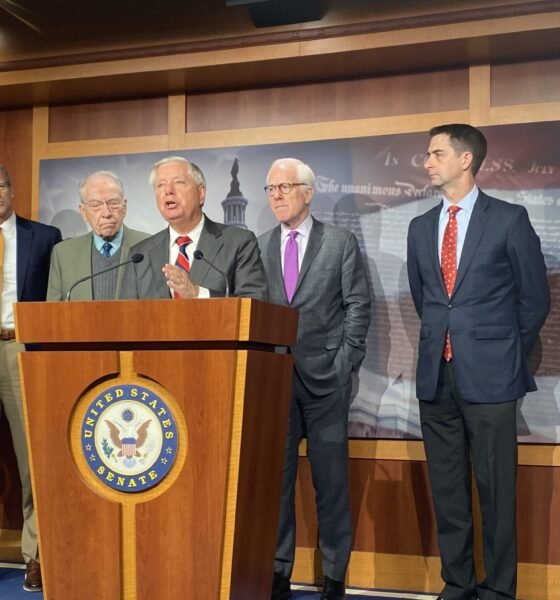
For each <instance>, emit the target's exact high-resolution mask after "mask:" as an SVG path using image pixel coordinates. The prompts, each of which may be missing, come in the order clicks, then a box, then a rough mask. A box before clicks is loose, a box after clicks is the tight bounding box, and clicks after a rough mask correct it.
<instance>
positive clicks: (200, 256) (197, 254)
mask: <svg viewBox="0 0 560 600" xmlns="http://www.w3.org/2000/svg"><path fill="white" fill-rule="evenodd" d="M193 256H194V257H195V258H196V260H201V259H203V258H204V254H203V253H202V251H201V250H195V251H194V254H193Z"/></svg>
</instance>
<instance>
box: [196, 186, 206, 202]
mask: <svg viewBox="0 0 560 600" xmlns="http://www.w3.org/2000/svg"><path fill="white" fill-rule="evenodd" d="M198 193H199V196H200V199H199V204H200V206H204V201H205V200H206V186H204V185H199V186H198Z"/></svg>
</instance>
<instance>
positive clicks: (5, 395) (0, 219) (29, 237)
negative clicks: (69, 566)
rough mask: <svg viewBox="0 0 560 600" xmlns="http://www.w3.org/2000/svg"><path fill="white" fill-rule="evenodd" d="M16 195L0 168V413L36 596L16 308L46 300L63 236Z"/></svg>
mask: <svg viewBox="0 0 560 600" xmlns="http://www.w3.org/2000/svg"><path fill="white" fill-rule="evenodd" d="M13 197H14V194H13V191H12V184H11V182H10V176H9V174H8V171H7V170H6V168H5V167H3V166H2V165H0V266H1V270H0V282H1V283H0V290H1V294H2V296H1V330H0V403H1V406H0V410H4V412H5V414H6V418H7V419H8V423H9V425H10V431H11V433H12V440H13V445H14V452H15V455H16V459H17V463H18V470H19V476H20V479H21V493H22V507H23V531H22V534H21V548H22V554H23V558H24V560H25V563H26V575H25V581H24V586H23V587H24V589H25V590H26V591H28V592H38V591H40V590H41V589H42V582H41V569H40V565H39V562H38V550H37V528H36V525H35V510H34V507H33V495H32V492H31V478H30V474H29V459H28V455H27V441H26V438H25V424H24V417H23V406H22V401H21V385H20V379H19V367H18V358H17V356H18V352H23V351H24V350H25V347H24V346H23V344H18V343H16V341H15V339H14V338H15V332H14V311H13V304H14V302H36V301H39V300H44V299H45V296H46V293H47V280H48V276H49V261H50V258H51V252H52V249H53V246H54V245H55V244H56V243H57V242H59V241H60V240H61V235H60V231H59V230H58V229H56V228H55V227H50V226H49V225H42V224H41V223H36V222H35V221H29V220H28V219H23V218H21V217H18V216H17V215H16V214H15V213H14V209H13V206H12V200H13Z"/></svg>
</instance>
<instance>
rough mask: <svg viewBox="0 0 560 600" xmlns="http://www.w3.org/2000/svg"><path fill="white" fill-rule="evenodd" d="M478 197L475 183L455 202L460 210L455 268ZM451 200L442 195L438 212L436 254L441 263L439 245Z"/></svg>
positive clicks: (447, 218) (441, 243) (441, 242)
mask: <svg viewBox="0 0 560 600" xmlns="http://www.w3.org/2000/svg"><path fill="white" fill-rule="evenodd" d="M477 197H478V188H477V187H476V185H475V186H474V187H473V189H472V190H471V191H470V192H469V193H468V194H467V195H466V196H465V197H464V198H463V199H462V200H460V201H459V202H458V203H457V206H458V207H460V209H461V210H460V211H459V212H458V213H457V268H458V267H459V261H460V260H461V252H462V251H463V245H464V243H465V236H466V235H467V229H468V227H469V222H470V220H471V216H472V212H473V209H474V203H475V202H476V199H477ZM450 206H451V202H449V200H448V199H447V198H446V197H445V196H444V197H443V206H442V208H441V212H440V214H439V228H438V255H439V262H440V264H441V247H442V245H443V234H444V233H445V228H446V226H447V222H448V221H449V212H448V210H449V207H450Z"/></svg>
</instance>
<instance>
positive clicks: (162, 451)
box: [80, 384, 179, 492]
mask: <svg viewBox="0 0 560 600" xmlns="http://www.w3.org/2000/svg"><path fill="white" fill-rule="evenodd" d="M80 437H81V446H82V452H83V454H84V457H85V459H86V462H87V464H88V466H89V468H90V469H91V470H92V471H93V473H94V474H95V475H96V476H97V478H98V479H99V480H100V481H101V482H102V483H104V484H105V485H107V486H109V487H111V488H113V489H115V490H118V491H121V492H143V491H145V490H148V489H150V488H152V487H154V486H156V485H157V484H158V483H160V482H161V481H163V479H164V478H165V477H166V476H167V474H168V473H169V471H170V469H171V467H172V466H173V463H174V461H175V458H176V456H177V447H178V443H179V440H178V435H177V423H176V420H175V418H174V416H173V414H172V412H171V410H170V408H169V406H168V405H167V404H166V402H165V401H164V400H163V399H162V398H160V397H159V396H158V395H157V394H156V393H155V392H154V391H152V390H151V389H149V388H147V387H143V386H141V385H130V384H122V385H113V386H109V387H107V388H105V389H103V390H101V391H100V392H99V393H98V394H97V395H96V396H95V398H94V399H93V400H92V402H91V403H90V405H89V406H88V408H87V410H86V413H85V415H84V418H83V421H82V426H81V434H80Z"/></svg>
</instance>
